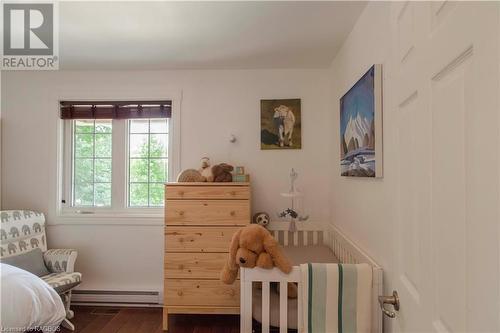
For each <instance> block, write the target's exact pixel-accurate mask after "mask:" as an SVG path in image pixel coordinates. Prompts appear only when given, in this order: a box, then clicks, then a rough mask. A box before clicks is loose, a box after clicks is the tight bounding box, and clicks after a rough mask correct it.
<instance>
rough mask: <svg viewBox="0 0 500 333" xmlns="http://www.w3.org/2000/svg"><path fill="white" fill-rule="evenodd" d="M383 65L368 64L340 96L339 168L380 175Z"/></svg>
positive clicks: (350, 172) (356, 173)
mask: <svg viewBox="0 0 500 333" xmlns="http://www.w3.org/2000/svg"><path fill="white" fill-rule="evenodd" d="M382 84H383V82H382V65H380V64H376V65H373V66H371V67H370V68H369V69H368V71H366V72H365V73H364V74H363V75H362V76H361V78H360V79H359V80H358V81H357V82H356V83H355V84H354V85H353V86H352V87H351V88H350V89H349V90H348V91H347V92H346V93H345V94H344V95H343V96H342V97H341V98H340V172H341V176H346V177H371V178H380V177H383V151H382V149H383V146H382V98H383V96H382Z"/></svg>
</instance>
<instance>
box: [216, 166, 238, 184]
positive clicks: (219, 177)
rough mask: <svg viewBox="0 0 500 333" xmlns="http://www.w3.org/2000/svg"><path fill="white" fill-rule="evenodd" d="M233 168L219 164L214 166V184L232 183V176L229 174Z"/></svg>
mask: <svg viewBox="0 0 500 333" xmlns="http://www.w3.org/2000/svg"><path fill="white" fill-rule="evenodd" d="M233 169H234V168H233V166H232V165H229V164H226V163H221V164H216V165H214V166H213V167H212V174H213V176H214V180H213V181H214V182H217V183H218V182H232V181H233V175H232V174H231V171H233Z"/></svg>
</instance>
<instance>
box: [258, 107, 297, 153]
mask: <svg viewBox="0 0 500 333" xmlns="http://www.w3.org/2000/svg"><path fill="white" fill-rule="evenodd" d="M260 112H261V114H260V127H261V132H260V138H261V139H260V147H261V149H264V150H267V149H301V148H302V133H301V101H300V99H265V100H261V101H260Z"/></svg>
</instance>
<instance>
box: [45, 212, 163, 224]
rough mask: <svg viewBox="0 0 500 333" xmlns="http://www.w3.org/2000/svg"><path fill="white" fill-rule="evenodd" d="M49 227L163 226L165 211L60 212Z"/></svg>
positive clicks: (50, 221) (49, 222)
mask: <svg viewBox="0 0 500 333" xmlns="http://www.w3.org/2000/svg"><path fill="white" fill-rule="evenodd" d="M47 225H49V226H50V225H101V226H102V225H133V226H163V225H164V215H163V210H159V211H158V210H155V211H154V212H92V213H76V212H74V211H67V212H59V213H58V214H57V216H56V218H55V219H53V220H52V219H51V220H49V221H48V223H47Z"/></svg>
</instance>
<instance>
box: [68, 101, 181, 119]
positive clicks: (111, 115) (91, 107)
mask: <svg viewBox="0 0 500 333" xmlns="http://www.w3.org/2000/svg"><path fill="white" fill-rule="evenodd" d="M60 105H61V119H132V118H170V117H171V116H172V101H98V102H97V101H62V102H60Z"/></svg>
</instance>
